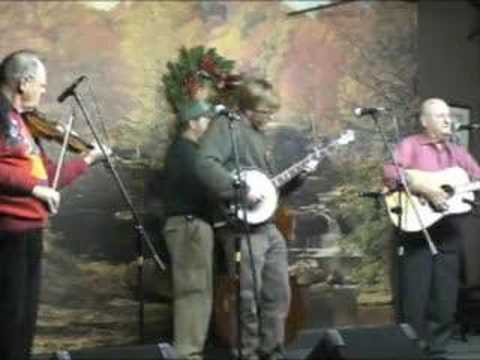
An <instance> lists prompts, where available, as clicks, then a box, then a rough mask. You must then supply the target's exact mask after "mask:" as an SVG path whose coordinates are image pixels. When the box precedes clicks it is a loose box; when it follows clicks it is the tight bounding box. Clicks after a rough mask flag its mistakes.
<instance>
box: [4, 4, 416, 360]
mask: <svg viewBox="0 0 480 360" xmlns="http://www.w3.org/2000/svg"><path fill="white" fill-rule="evenodd" d="M301 3H302V2H301V1H299V2H289V3H287V2H284V1H253V2H249V1H239V2H229V1H225V2H222V1H197V2H195V1H189V2H182V1H159V2H153V1H144V2H143V1H108V2H97V1H72V2H68V1H65V2H56V1H46V2H16V1H12V2H9V1H2V2H1V3H0V13H1V14H2V16H1V18H0V26H1V29H2V42H1V44H0V55H2V56H3V55H4V54H7V53H8V52H10V51H13V50H15V49H19V48H32V49H36V50H38V51H40V52H41V54H42V56H43V57H44V59H45V60H46V62H47V66H48V69H49V74H48V75H49V86H48V94H47V96H46V99H45V102H44V107H43V108H42V109H41V110H42V111H45V112H47V113H48V114H49V116H51V117H52V118H54V119H58V120H62V121H64V120H65V119H66V117H67V116H68V114H69V112H70V111H71V109H70V106H68V105H59V104H58V103H56V101H55V98H56V96H57V95H58V94H59V93H60V92H61V91H62V89H63V88H64V87H65V86H67V85H68V84H70V83H71V81H72V80H73V79H75V78H76V77H77V76H79V75H82V74H84V75H87V76H88V79H89V82H88V83H85V84H83V85H82V87H81V88H80V90H79V91H81V93H82V96H84V98H85V99H86V103H87V106H88V109H89V111H90V113H91V114H92V116H93V117H95V118H96V122H95V124H96V125H97V127H98V128H100V129H101V130H102V129H103V127H104V128H105V129H106V131H105V132H104V131H101V133H106V134H107V140H109V142H110V144H111V145H112V146H113V147H114V149H116V151H117V153H118V154H119V155H120V156H121V157H122V159H120V160H118V161H117V162H116V165H117V168H118V170H119V173H120V175H121V176H122V178H123V180H124V181H125V183H126V186H127V189H128V191H129V193H130V195H131V196H132V199H133V202H134V204H135V206H136V207H137V209H138V211H139V213H140V214H141V217H142V220H143V221H144V224H145V226H146V230H147V231H148V232H149V234H150V235H151V236H152V238H153V239H154V240H155V242H156V243H157V242H158V243H159V245H158V246H159V251H160V252H161V253H162V252H163V251H164V249H163V248H162V246H161V239H160V228H161V224H162V221H163V217H162V205H161V198H160V197H159V194H160V190H161V169H162V161H163V154H164V152H165V148H166V147H167V146H168V143H169V134H170V133H171V131H170V129H171V126H172V122H173V120H174V117H173V114H172V113H171V110H170V107H169V105H168V103H167V101H166V99H165V97H164V89H163V88H162V82H161V78H162V76H163V74H164V73H165V70H166V63H167V62H168V61H174V60H175V59H176V58H177V55H178V50H179V48H180V47H181V46H186V47H192V46H198V45H203V46H205V47H214V48H216V49H217V51H218V52H219V53H220V54H221V55H222V56H225V57H226V58H229V59H232V60H235V62H236V71H237V72H249V73H253V74H255V75H258V76H263V77H266V78H268V79H269V80H270V81H271V82H272V83H273V84H274V85H275V86H276V87H277V89H278V91H279V92H280V95H281V98H282V109H281V111H280V112H279V114H278V115H277V119H278V122H277V123H276V124H275V126H273V127H272V128H271V129H270V130H269V131H270V132H271V138H272V140H273V141H272V149H273V151H274V154H275V156H276V158H277V160H278V163H279V164H280V168H282V167H283V168H285V167H287V166H288V165H289V164H291V163H292V162H294V161H295V160H298V159H300V158H301V156H302V155H304V154H306V153H307V152H308V149H309V146H310V145H311V144H315V143H317V142H319V141H324V140H325V139H333V138H336V137H337V136H338V135H339V134H340V133H341V132H342V131H343V130H345V129H348V128H351V129H354V130H355V131H356V141H355V142H354V143H353V144H350V145H348V146H346V147H345V148H343V149H341V151H339V152H336V153H335V154H332V156H331V157H330V158H329V159H325V160H324V161H323V162H322V164H321V165H320V167H319V169H318V171H316V172H315V173H314V174H313V176H311V177H310V178H309V179H308V180H307V183H306V184H305V186H304V187H303V188H302V189H301V190H299V191H298V192H296V193H295V194H293V195H292V196H291V197H290V198H289V199H287V203H288V204H289V205H290V206H291V207H292V208H293V209H294V210H295V211H296V213H297V228H296V240H295V241H294V242H293V243H292V244H291V247H295V248H297V249H298V248H300V249H302V248H307V247H320V248H321V247H322V246H323V245H322V242H323V243H327V242H328V243H329V244H330V245H331V241H332V238H333V239H334V240H335V241H336V242H338V244H340V245H341V246H342V249H346V250H345V251H351V250H352V248H354V251H355V252H357V253H361V254H362V257H361V260H360V262H359V263H358V264H357V265H356V266H355V268H354V273H353V274H352V276H353V279H354V280H355V281H357V282H360V283H361V284H362V285H363V286H369V287H372V286H380V287H385V286H386V280H385V272H386V270H385V269H386V267H385V261H384V254H385V251H384V249H385V247H386V243H387V240H388V230H387V229H388V224H387V221H386V219H385V215H384V212H383V211H382V209H381V208H380V209H378V208H377V207H376V204H375V202H374V201H372V200H370V199H362V198H360V197H358V192H359V191H366V190H367V191H368V190H379V189H380V188H381V181H380V179H381V166H380V164H381V163H382V162H383V161H384V160H385V154H386V151H385V149H384V147H383V143H382V141H381V140H382V139H381V137H380V136H379V133H378V131H377V129H376V127H375V124H374V123H373V121H372V120H371V119H369V118H368V117H366V118H361V119H359V118H355V117H353V115H352V109H353V108H354V107H356V106H385V107H388V108H389V109H391V112H389V113H388V114H386V115H385V116H384V117H382V122H381V126H382V127H383V128H384V131H385V132H386V134H387V136H388V138H389V139H395V138H396V137H398V136H402V135H404V134H405V133H408V132H410V131H412V130H413V128H414V126H415V109H416V108H417V105H418V102H417V99H416V96H415V88H416V86H415V85H416V71H417V61H416V59H415V54H416V48H415V47H416V31H417V26H416V25H417V24H416V5H415V4H414V3H412V2H403V1H392V2H383V1H378V2H377V1H356V2H353V3H347V4H343V5H341V6H336V7H331V8H325V9H320V10H318V11H315V12H309V13H306V14H302V15H299V16H287V15H286V14H287V13H288V12H289V11H292V10H295V9H297V7H296V6H298V5H299V4H301ZM311 3H315V2H311ZM303 5H305V4H303ZM12 19H15V21H14V22H12ZM100 119H103V121H104V125H102V124H101V123H100ZM75 128H76V129H77V131H78V132H79V133H80V134H82V135H83V136H84V137H86V138H89V139H92V136H91V134H90V133H89V130H88V128H87V126H86V125H85V124H84V121H83V119H82V118H81V117H79V118H78V119H77V120H76V124H75ZM399 129H400V131H399ZM58 148H59V147H58V146H57V145H54V144H51V145H48V151H49V152H50V154H51V156H52V157H56V155H57V153H58ZM62 197H63V199H62V209H61V213H60V214H59V215H57V216H56V217H53V218H52V219H51V222H50V228H49V234H48V235H49V236H48V241H47V243H46V255H45V268H44V280H43V292H42V306H41V311H40V319H39V336H38V338H37V342H36V351H37V352H42V351H47V350H58V349H64V348H69V349H71V348H81V347H92V346H96V345H112V344H116V343H118V342H119V341H122V342H123V343H125V342H128V339H131V340H132V341H133V340H134V339H135V336H136V334H135V327H136V324H135V322H134V321H135V316H136V303H135V302H134V301H133V299H132V296H131V293H130V292H128V289H126V286H125V282H124V272H125V269H126V268H127V264H128V262H130V261H132V260H133V259H134V257H135V255H136V250H135V249H136V248H135V246H136V235H135V232H134V231H133V229H132V222H131V220H132V219H131V216H130V215H129V212H128V208H127V207H126V205H125V203H124V201H123V199H122V197H121V196H120V192H119V191H118V189H117V187H116V183H115V182H114V181H113V178H112V177H111V175H110V174H109V172H108V171H106V170H105V169H104V168H98V169H95V170H94V171H92V172H91V173H90V174H89V175H88V176H87V177H85V178H84V179H81V180H80V181H79V182H78V183H77V184H75V185H74V186H73V187H71V188H69V189H66V190H65V191H63V194H62ZM147 255H148V254H147ZM152 306H153V305H152ZM159 306H166V305H159ZM147 318H148V320H147V321H148V322H149V323H148V324H147V325H148V326H149V327H150V328H151V329H155V330H154V331H155V332H157V333H158V334H160V333H162V331H166V330H165V329H166V328H167V327H168V316H167V320H165V318H155V317H154V316H148V312H147ZM165 322H167V324H165ZM161 329H163V330H161ZM52 339H55V340H54V341H53V340H52ZM119 339H121V340H119Z"/></svg>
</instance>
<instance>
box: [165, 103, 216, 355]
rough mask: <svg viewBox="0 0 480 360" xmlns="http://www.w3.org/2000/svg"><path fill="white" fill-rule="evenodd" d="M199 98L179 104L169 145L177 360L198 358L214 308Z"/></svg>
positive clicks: (204, 108) (206, 112)
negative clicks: (199, 171)
mask: <svg viewBox="0 0 480 360" xmlns="http://www.w3.org/2000/svg"><path fill="white" fill-rule="evenodd" d="M210 114H211V106H210V105H209V104H207V103H205V102H202V101H196V102H189V103H187V104H184V105H182V106H180V107H179V111H178V116H177V135H176V138H175V140H174V141H173V143H172V144H171V145H170V147H169V148H168V150H167V154H166V160H165V167H164V174H165V186H164V190H165V195H164V201H165V211H166V216H167V221H166V223H165V226H164V228H163V235H164V238H165V241H166V244H167V248H168V251H169V254H170V258H171V265H172V283H173V296H174V301H173V317H174V342H175V347H176V350H177V352H178V355H179V358H180V359H201V358H202V352H203V347H204V343H205V339H206V336H207V331H208V325H209V321H210V315H211V311H212V310H211V309H212V271H213V270H212V258H213V230H212V227H211V226H210V224H209V222H208V216H207V211H206V208H207V198H206V191H205V189H204V188H202V186H201V184H200V183H199V181H198V180H197V175H196V173H195V162H196V157H197V149H198V140H199V139H200V137H201V136H202V135H203V133H204V132H205V130H206V129H207V127H208V125H209V123H210Z"/></svg>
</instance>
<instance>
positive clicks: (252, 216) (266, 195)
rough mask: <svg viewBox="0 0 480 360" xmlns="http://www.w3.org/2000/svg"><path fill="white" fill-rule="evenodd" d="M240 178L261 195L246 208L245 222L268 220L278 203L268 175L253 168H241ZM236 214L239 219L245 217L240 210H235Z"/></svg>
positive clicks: (254, 222) (253, 223)
mask: <svg viewBox="0 0 480 360" xmlns="http://www.w3.org/2000/svg"><path fill="white" fill-rule="evenodd" d="M240 179H241V180H242V181H244V182H245V183H246V184H247V186H248V187H249V188H251V189H255V190H256V191H258V192H259V193H260V194H261V196H262V198H261V200H260V201H259V202H258V203H257V204H255V205H253V206H249V207H248V208H247V214H246V215H247V217H246V219H247V222H248V223H249V224H251V225H257V224H261V223H263V222H265V221H267V220H269V219H270V218H271V217H272V216H273V214H274V213H275V210H276V209H277V205H278V192H277V188H276V187H275V185H274V184H273V182H272V181H271V179H270V178H269V177H268V175H266V174H264V173H263V172H261V171H259V170H255V169H249V170H243V171H242V172H241V174H240ZM237 216H238V218H239V219H240V220H243V219H244V218H245V217H244V214H243V211H242V210H238V211H237Z"/></svg>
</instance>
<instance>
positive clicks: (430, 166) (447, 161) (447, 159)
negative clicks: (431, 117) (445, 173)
mask: <svg viewBox="0 0 480 360" xmlns="http://www.w3.org/2000/svg"><path fill="white" fill-rule="evenodd" d="M395 158H396V160H397V162H398V164H399V165H400V167H401V168H402V169H417V170H424V171H438V170H443V169H446V168H450V167H460V168H462V169H464V170H465V171H466V172H467V174H468V175H470V177H472V178H480V166H479V165H478V163H477V162H476V161H475V159H474V158H473V157H472V156H471V155H470V154H469V153H468V151H467V150H465V148H464V147H463V146H460V145H456V144H453V143H451V142H448V143H445V146H442V147H439V146H437V145H435V143H433V142H432V140H431V139H430V138H429V137H428V136H426V135H425V134H417V135H412V136H409V137H407V138H405V139H404V140H403V141H402V142H400V144H398V145H397V147H396V148H395ZM384 181H385V185H387V186H388V187H389V188H395V187H396V186H398V185H399V184H400V179H399V175H398V173H397V171H396V169H395V166H394V165H393V164H392V163H387V164H385V166H384Z"/></svg>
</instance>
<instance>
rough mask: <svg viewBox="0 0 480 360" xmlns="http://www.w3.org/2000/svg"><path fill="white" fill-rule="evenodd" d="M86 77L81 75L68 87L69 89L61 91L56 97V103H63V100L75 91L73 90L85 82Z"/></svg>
mask: <svg viewBox="0 0 480 360" xmlns="http://www.w3.org/2000/svg"><path fill="white" fill-rule="evenodd" d="M86 78H87V77H86V76H85V75H82V76H80V77H79V78H78V79H77V80H75V81H74V82H73V83H72V85H70V86H69V87H67V88H66V89H65V90H63V91H62V93H61V94H60V95H58V97H57V101H58V102H59V103H62V102H64V101H65V99H66V98H67V97H69V96H70V95H72V94H73V91H74V90H75V88H76V87H77V86H78V85H79V84H80V83H81V82H82V81H83V80H85V79H86Z"/></svg>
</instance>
